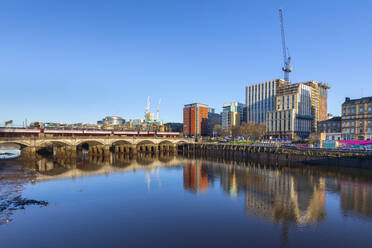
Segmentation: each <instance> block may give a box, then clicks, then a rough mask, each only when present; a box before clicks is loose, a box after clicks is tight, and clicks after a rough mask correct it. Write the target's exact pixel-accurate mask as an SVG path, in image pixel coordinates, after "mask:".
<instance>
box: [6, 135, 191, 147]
mask: <svg viewBox="0 0 372 248" xmlns="http://www.w3.org/2000/svg"><path fill="white" fill-rule="evenodd" d="M84 143H88V144H91V145H100V146H105V147H111V146H113V145H119V144H120V145H122V144H128V145H134V146H138V145H145V144H150V145H155V146H157V147H158V146H161V145H167V144H168V145H173V146H174V145H177V144H180V143H194V140H193V139H190V138H183V137H164V138H158V137H123V136H83V137H82V136H60V137H1V138H0V145H5V144H8V145H10V144H17V145H20V146H21V148H24V147H33V148H42V147H46V146H50V145H53V146H72V147H76V146H79V145H82V144H84Z"/></svg>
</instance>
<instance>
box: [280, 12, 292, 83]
mask: <svg viewBox="0 0 372 248" xmlns="http://www.w3.org/2000/svg"><path fill="white" fill-rule="evenodd" d="M279 19H280V31H281V35H282V48H283V62H284V66H283V67H282V70H283V71H284V80H285V81H286V82H289V73H290V72H291V71H292V67H291V65H290V64H291V57H290V56H289V51H288V48H287V45H286V43H285V33H284V23H283V9H279ZM287 53H288V55H287Z"/></svg>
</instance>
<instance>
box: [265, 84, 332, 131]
mask: <svg viewBox="0 0 372 248" xmlns="http://www.w3.org/2000/svg"><path fill="white" fill-rule="evenodd" d="M327 89H329V86H328V85H326V84H323V83H318V82H315V81H309V82H305V83H296V84H287V85H282V86H280V87H278V88H277V89H276V96H275V109H274V110H273V111H269V112H267V114H266V118H267V121H266V131H267V135H268V136H269V137H271V138H293V137H294V136H295V135H296V136H299V137H300V138H307V137H308V136H309V135H310V133H312V132H317V124H318V122H319V121H323V120H326V119H327Z"/></svg>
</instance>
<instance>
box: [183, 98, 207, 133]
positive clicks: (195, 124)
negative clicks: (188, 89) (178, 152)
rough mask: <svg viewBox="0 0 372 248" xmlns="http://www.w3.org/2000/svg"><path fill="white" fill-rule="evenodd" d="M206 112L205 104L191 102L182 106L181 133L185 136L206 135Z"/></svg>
mask: <svg viewBox="0 0 372 248" xmlns="http://www.w3.org/2000/svg"><path fill="white" fill-rule="evenodd" d="M208 112H209V107H208V105H206V104H201V103H192V104H187V105H185V106H184V108H183V134H184V135H187V136H200V135H202V136H205V135H208Z"/></svg>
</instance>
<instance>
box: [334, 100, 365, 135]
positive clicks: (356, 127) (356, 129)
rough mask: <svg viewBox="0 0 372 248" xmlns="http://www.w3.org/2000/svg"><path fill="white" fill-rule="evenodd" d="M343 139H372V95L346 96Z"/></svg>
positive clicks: (343, 113) (343, 108)
mask: <svg viewBox="0 0 372 248" xmlns="http://www.w3.org/2000/svg"><path fill="white" fill-rule="evenodd" d="M341 125H342V130H341V133H342V139H345V140H372V97H363V98H359V99H350V98H349V97H346V98H345V102H344V103H343V104H342V123H341Z"/></svg>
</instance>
